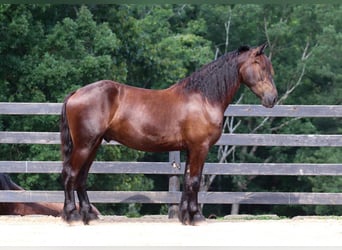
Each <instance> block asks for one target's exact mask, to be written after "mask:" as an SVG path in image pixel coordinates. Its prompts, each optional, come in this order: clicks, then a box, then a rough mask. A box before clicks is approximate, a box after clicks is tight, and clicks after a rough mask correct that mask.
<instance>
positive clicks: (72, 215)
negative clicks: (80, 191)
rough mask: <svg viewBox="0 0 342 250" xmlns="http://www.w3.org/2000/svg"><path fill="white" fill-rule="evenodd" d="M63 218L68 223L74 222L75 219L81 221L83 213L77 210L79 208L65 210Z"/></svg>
mask: <svg viewBox="0 0 342 250" xmlns="http://www.w3.org/2000/svg"><path fill="white" fill-rule="evenodd" d="M62 219H63V220H64V221H66V222H68V223H71V222H74V221H80V220H81V219H82V218H81V215H80V214H79V213H78V212H77V210H73V211H71V212H65V211H64V212H63V214H62Z"/></svg>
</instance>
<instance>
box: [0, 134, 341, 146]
mask: <svg viewBox="0 0 342 250" xmlns="http://www.w3.org/2000/svg"><path fill="white" fill-rule="evenodd" d="M1 143H2V144H5V143H6V144H52V145H53V144H60V134H59V132H7V131H0V144H1ZM102 144H103V145H119V143H118V142H116V141H111V142H106V141H103V142H102ZM216 145H236V146H291V147H294V146H302V147H341V146H342V135H287V134H222V136H221V138H220V139H219V140H218V141H217V143H216Z"/></svg>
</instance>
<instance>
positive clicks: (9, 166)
mask: <svg viewBox="0 0 342 250" xmlns="http://www.w3.org/2000/svg"><path fill="white" fill-rule="evenodd" d="M184 166H185V163H184V162H182V163H181V168H180V169H178V168H174V167H172V165H171V163H170V162H100V161H96V162H94V163H93V165H92V167H91V168H90V173H94V174H123V173H126V174H160V175H183V173H184ZM61 171H62V162H60V161H0V173H46V174H49V173H61ZM203 174H205V175H213V174H215V175H295V176H299V175H301V176H310V175H317V176H318V175H324V176H341V175H342V164H308V163H205V165H204V169H203Z"/></svg>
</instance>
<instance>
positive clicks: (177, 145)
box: [104, 126, 183, 152]
mask: <svg viewBox="0 0 342 250" xmlns="http://www.w3.org/2000/svg"><path fill="white" fill-rule="evenodd" d="M104 139H105V140H107V141H110V140H115V141H117V142H119V143H121V144H122V145H125V146H127V147H130V148H133V149H137V150H141V151H149V152H166V151H172V150H180V149H182V148H183V142H182V138H181V136H180V134H179V133H177V132H175V131H174V132H170V131H158V130H156V129H155V130H153V131H147V130H146V129H144V128H141V127H139V128H137V127H130V126H125V129H112V130H110V131H108V132H107V133H106V134H105V136H104Z"/></svg>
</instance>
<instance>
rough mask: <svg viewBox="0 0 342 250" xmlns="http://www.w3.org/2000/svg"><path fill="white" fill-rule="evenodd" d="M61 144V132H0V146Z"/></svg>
mask: <svg viewBox="0 0 342 250" xmlns="http://www.w3.org/2000/svg"><path fill="white" fill-rule="evenodd" d="M1 143H2V144H47V145H57V144H60V143H61V142H60V133H59V132H21V131H20V132H12V131H0V144H1ZM102 144H103V145H119V143H118V142H116V141H111V142H110V143H107V142H105V141H103V143H102Z"/></svg>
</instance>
